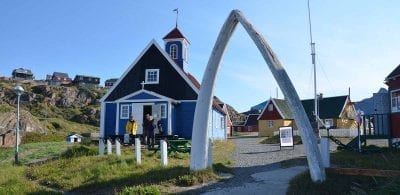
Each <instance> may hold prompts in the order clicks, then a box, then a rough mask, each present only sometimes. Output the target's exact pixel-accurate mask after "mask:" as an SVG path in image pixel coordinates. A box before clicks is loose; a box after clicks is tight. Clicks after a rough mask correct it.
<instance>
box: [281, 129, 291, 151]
mask: <svg viewBox="0 0 400 195" xmlns="http://www.w3.org/2000/svg"><path fill="white" fill-rule="evenodd" d="M279 138H280V142H281V147H294V145H293V129H292V127H280V128H279Z"/></svg>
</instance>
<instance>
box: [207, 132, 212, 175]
mask: <svg viewBox="0 0 400 195" xmlns="http://www.w3.org/2000/svg"><path fill="white" fill-rule="evenodd" d="M212 147H213V144H212V139H211V138H210V139H208V161H207V168H212V165H213V153H212Z"/></svg>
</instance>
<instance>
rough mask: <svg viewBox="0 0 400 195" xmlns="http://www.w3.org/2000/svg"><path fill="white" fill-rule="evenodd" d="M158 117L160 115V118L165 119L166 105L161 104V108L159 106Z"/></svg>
mask: <svg viewBox="0 0 400 195" xmlns="http://www.w3.org/2000/svg"><path fill="white" fill-rule="evenodd" d="M160 108H161V109H160V110H161V111H160V112H161V113H160V115H161V118H167V105H165V104H161V106H160Z"/></svg>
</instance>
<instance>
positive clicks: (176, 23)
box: [172, 8, 179, 28]
mask: <svg viewBox="0 0 400 195" xmlns="http://www.w3.org/2000/svg"><path fill="white" fill-rule="evenodd" d="M172 11H174V12H176V21H175V27H176V28H178V16H179V10H178V8H176V9H174V10H172Z"/></svg>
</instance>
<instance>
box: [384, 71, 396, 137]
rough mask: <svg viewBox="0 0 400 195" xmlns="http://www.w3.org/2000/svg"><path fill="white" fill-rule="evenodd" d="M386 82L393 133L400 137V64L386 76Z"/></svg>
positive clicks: (393, 135)
mask: <svg viewBox="0 0 400 195" xmlns="http://www.w3.org/2000/svg"><path fill="white" fill-rule="evenodd" d="M385 83H386V85H388V86H389V97H390V114H391V117H390V118H391V130H392V132H391V134H392V137H393V138H400V65H398V66H397V67H396V68H395V69H394V70H393V71H392V72H391V73H390V74H389V75H388V76H387V77H386V79H385Z"/></svg>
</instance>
